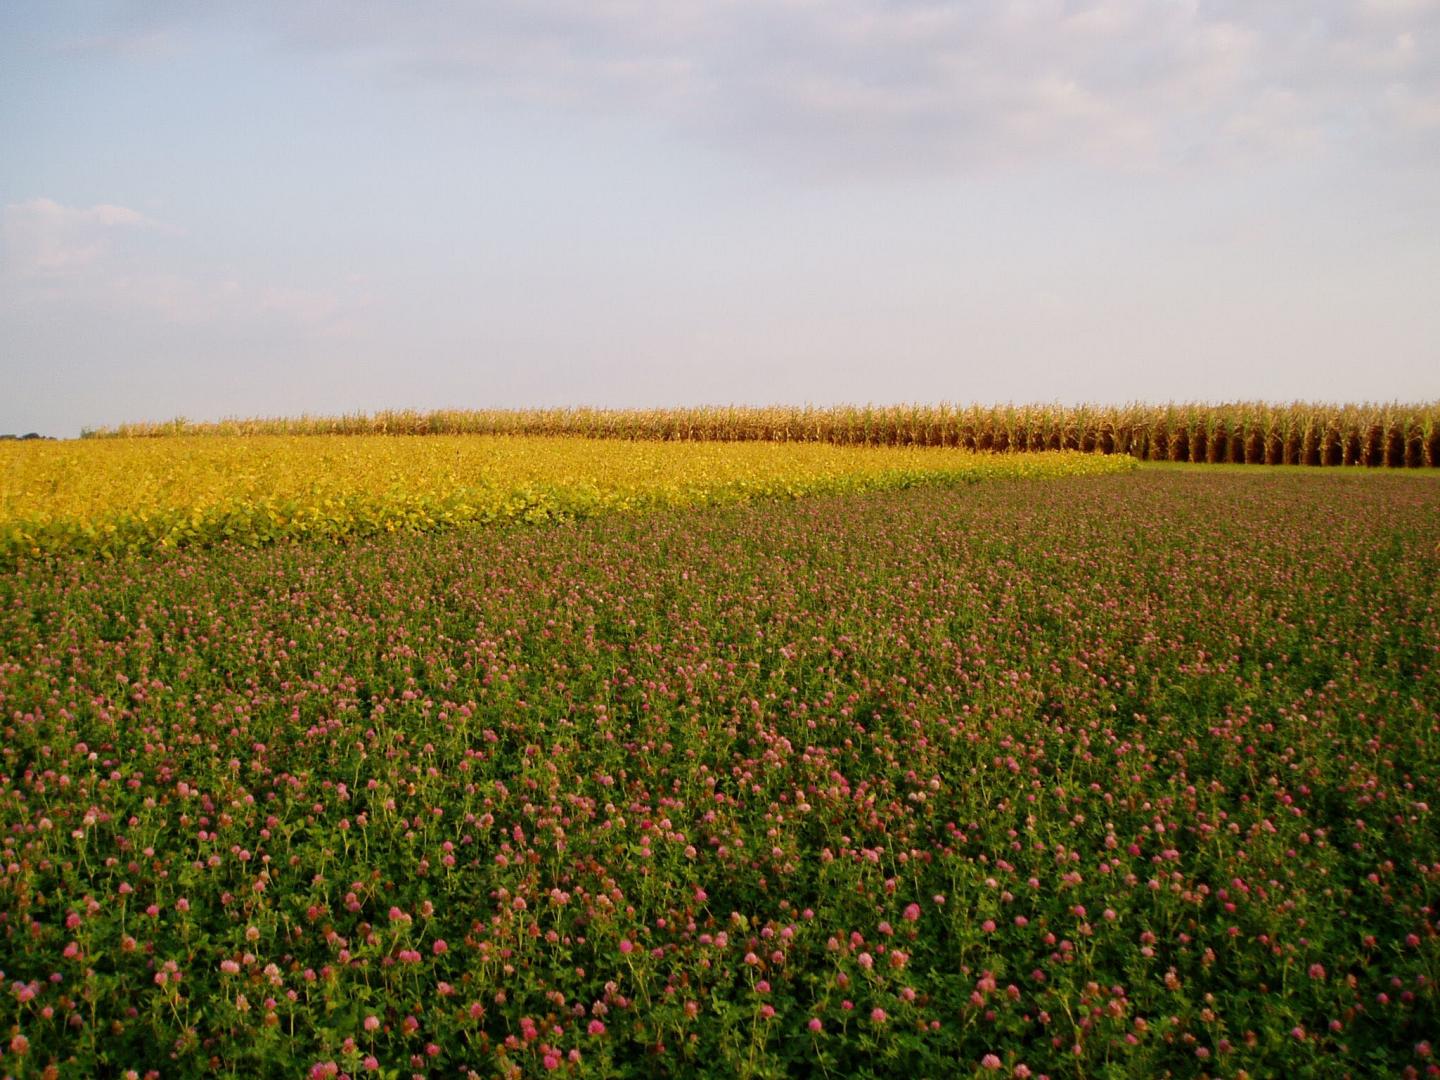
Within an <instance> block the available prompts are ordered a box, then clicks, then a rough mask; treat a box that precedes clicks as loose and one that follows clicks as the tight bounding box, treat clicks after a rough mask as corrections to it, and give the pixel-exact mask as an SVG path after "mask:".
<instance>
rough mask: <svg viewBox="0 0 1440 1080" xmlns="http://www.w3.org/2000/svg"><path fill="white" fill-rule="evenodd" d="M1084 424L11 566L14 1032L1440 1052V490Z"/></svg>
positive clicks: (724, 1053)
mask: <svg viewBox="0 0 1440 1080" xmlns="http://www.w3.org/2000/svg"><path fill="white" fill-rule="evenodd" d="M168 441H169V440H154V441H150V442H146V441H144V440H134V441H114V442H110V441H107V440H97V441H96V445H97V446H99V447H102V448H104V447H106V446H109V447H120V448H123V449H126V450H127V452H133V453H144V452H148V451H145V450H144V449H143V447H145V446H159V445H161V444H162V443H165V442H168ZM211 441H212V443H213V444H214V445H216V446H219V447H222V448H225V449H222V450H221V451H218V452H220V453H222V454H223V453H239V452H240V451H239V450H238V449H236V448H237V447H239V446H241V445H243V444H242V443H241V442H239V441H237V442H235V443H231V442H229V441H228V440H211ZM393 443H394V440H392V441H391V445H393ZM336 445H337V446H339V445H340V444H338V443H337V444H336ZM427 445H434V446H436V447H442V449H437V451H436V453H437V454H441V455H443V454H444V450H443V443H442V442H441V441H440V440H439V439H438V437H437V439H436V440H434V441H427ZM132 446H133V447H136V448H138V449H136V450H134V451H130V450H129V449H128V448H130V447H132ZM17 449H26V450H29V449H32V448H30V447H26V448H17ZM54 449H55V450H57V451H62V452H63V453H73V452H77V451H76V448H75V445H74V444H62V445H61V446H58V447H55V448H54ZM734 449H735V448H730V449H729V450H727V453H733V451H734ZM757 449H758V450H760V451H764V447H763V446H761V447H758V448H757ZM821 449H827V450H831V451H834V450H835V449H836V448H821ZM4 452H5V453H7V454H9V453H13V452H14V451H13V450H11V449H9V448H7V449H6V450H5V451H4ZM336 452H337V453H339V452H340V451H338V450H337V451H336ZM587 452H589V451H588V450H587ZM5 460H6V461H7V463H12V462H14V461H15V460H18V459H16V458H7V459H5ZM437 460H438V459H437ZM732 460H738V459H732ZM747 460H748V459H747ZM765 460H770V459H765ZM983 460H985V461H1010V462H1021V461H1034V462H1042V461H1044V460H1047V459H1043V458H1039V457H1035V458H1029V457H1023V458H1022V457H1014V458H1003V459H1002V458H986V459H983ZM1070 460H1072V459H1068V458H1067V459H1057V461H1058V462H1060V463H1062V464H1063V463H1064V462H1068V461H1070ZM1082 460H1085V461H1090V462H1098V463H1101V464H1106V463H1113V464H1115V465H1121V466H1124V469H1125V471H1123V472H1116V473H1111V474H1107V475H1075V476H1071V477H1069V478H1066V479H1061V480H1028V479H1022V478H1013V477H1011V478H1006V477H1005V476H1004V475H999V476H993V477H991V478H990V479H989V480H988V481H987V482H986V483H980V484H974V485H964V486H957V485H954V484H948V485H947V484H941V485H928V484H917V486H913V487H910V488H909V489H907V490H878V491H863V490H862V491H846V492H845V493H843V494H828V495H827V494H820V495H817V496H816V497H813V498H806V499H795V500H777V501H765V502H749V503H744V504H731V505H718V506H716V505H709V506H704V507H683V506H682V507H673V506H672V507H666V506H663V505H662V506H660V507H658V508H655V509H652V511H651V512H649V513H646V514H643V515H639V514H601V515H598V516H596V517H594V518H592V519H588V520H562V521H559V522H555V523H552V524H549V525H546V526H544V527H540V528H536V527H533V526H530V525H527V524H525V523H523V521H519V522H510V523H507V522H504V521H499V522H497V523H495V524H493V525H491V526H489V527H487V528H483V529H468V530H441V531H432V532H408V531H403V530H402V531H400V532H397V533H395V534H394V535H390V534H388V533H384V532H382V533H380V534H378V535H373V536H364V535H355V536H352V537H351V538H350V541H349V542H348V543H345V544H336V543H310V544H297V543H279V544H271V545H266V546H259V547H246V546H242V545H240V544H237V543H221V544H219V545H218V546H202V545H195V546H192V547H182V548H181V549H180V550H163V549H162V548H161V547H159V546H158V545H152V546H153V547H155V550H153V551H152V552H151V553H150V554H148V555H146V556H143V557H139V556H135V555H130V554H125V553H124V552H123V551H121V552H120V553H119V554H118V557H115V558H112V559H98V558H94V557H92V555H90V554H87V553H86V552H87V550H88V551H94V550H95V549H94V548H90V549H85V548H83V546H82V547H80V548H76V549H75V550H72V549H70V548H68V547H66V545H64V544H55V545H54V546H53V547H51V548H47V550H48V551H49V554H47V555H46V556H45V557H44V558H21V559H19V560H18V561H17V562H16V563H15V564H14V565H12V566H10V567H8V568H7V569H5V570H4V571H3V572H0V836H3V839H0V970H3V975H0V982H3V984H4V985H5V987H6V992H5V993H4V994H3V995H0V1035H3V1039H0V1055H3V1056H0V1071H3V1072H5V1073H8V1074H11V1075H16V1076H20V1075H41V1074H42V1073H43V1072H44V1071H45V1070H46V1069H51V1070H52V1072H51V1075H59V1076H76V1077H78V1076H90V1075H97V1074H101V1075H119V1074H121V1073H122V1072H123V1071H124V1070H126V1069H134V1070H135V1071H136V1072H137V1073H138V1074H139V1075H145V1074H146V1073H147V1072H148V1071H150V1070H154V1075H158V1076H165V1077H171V1076H201V1075H206V1076H208V1075H217V1074H218V1075H233V1076H245V1077H249V1076H276V1077H290V1076H295V1075H297V1074H301V1075H314V1076H338V1075H341V1074H345V1075H349V1076H355V1077H359V1076H369V1075H376V1076H387V1077H388V1076H410V1075H420V1076H437V1077H438V1076H451V1075H454V1076H463V1075H468V1074H470V1073H473V1074H474V1075H478V1076H485V1077H489V1076H539V1075H570V1076H586V1077H591V1076H593V1077H609V1076H618V1077H648V1076H655V1075H675V1076H757V1077H758V1076H786V1075H816V1076H831V1077H837V1078H838V1077H850V1076H899V1075H904V1076H909V1077H951V1076H972V1075H974V1076H996V1077H1017V1078H1025V1077H1032V1078H1038V1077H1040V1076H1050V1077H1055V1078H1058V1077H1158V1076H1166V1075H1171V1076H1198V1075H1209V1076H1217V1077H1219V1076H1224V1077H1241V1076H1250V1077H1255V1078H1260V1077H1272V1076H1287V1077H1288V1076H1295V1077H1301V1076H1304V1077H1341V1076H1347V1075H1348V1076H1357V1077H1360V1076H1395V1077H1399V1076H1422V1075H1434V1074H1435V1073H1436V1071H1437V1070H1436V1065H1435V1061H1436V1054H1437V1051H1436V1047H1437V1046H1440V992H1437V981H1440V910H1437V906H1440V818H1437V816H1436V815H1437V804H1440V552H1437V544H1440V482H1436V480H1435V479H1434V478H1433V477H1432V476H1431V475H1428V474H1427V475H1424V476H1415V475H1413V474H1393V473H1382V474H1376V473H1371V474H1365V475H1355V474H1354V473H1352V472H1349V471H1347V470H1338V469H1337V470H1317V471H1311V472H1305V471H1301V470H1293V471H1292V470H1283V471H1268V470H1258V469H1257V470H1240V469H1236V470H1226V471H1223V472H1221V471H1216V470H1207V469H1199V468H1197V469H1154V468H1136V467H1134V466H1133V464H1131V463H1129V462H1127V461H1124V460H1122V459H1119V458H1099V457H1092V458H1087V459H1082ZM127 467H128V466H127ZM1038 467H1039V466H1038V465H1037V468H1038ZM905 468H906V469H910V468H911V466H909V465H907V466H905ZM1057 468H1058V465H1057ZM335 474H336V475H337V476H340V477H344V476H346V475H348V474H347V473H346V471H345V468H343V467H337V469H336V470H335ZM12 475H13V474H12ZM91 475H93V474H91V473H90V472H88V471H86V469H84V468H82V467H80V466H77V467H76V471H74V472H73V473H67V474H66V476H67V477H72V478H74V480H75V484H74V485H73V486H72V485H70V484H69V481H67V482H66V483H65V484H57V486H56V489H55V497H56V498H57V499H60V498H61V496H62V494H63V495H64V497H65V498H70V497H71V495H70V494H69V493H71V492H72V491H75V490H80V492H81V494H79V495H75V496H74V497H75V498H76V499H78V500H79V503H78V504H77V505H81V506H84V507H86V508H87V509H86V511H85V512H86V513H90V512H91V510H92V509H93V507H94V506H96V505H101V506H104V507H108V508H110V509H111V510H113V509H114V508H117V507H120V506H122V505H123V501H124V500H123V497H119V498H115V499H112V501H110V502H108V503H107V502H105V501H104V498H103V497H101V496H95V495H92V494H86V493H85V492H84V490H83V489H84V483H85V482H86V478H88V477H89V476H91ZM119 475H121V474H120V473H117V474H115V476H117V477H118V476H119ZM563 475H564V470H563V468H560V469H559V470H558V471H557V472H556V473H554V474H546V479H545V481H544V482H547V483H548V482H550V479H552V478H553V477H554V476H562V477H563ZM625 475H626V476H630V475H631V474H625ZM762 475H765V476H770V477H772V478H773V477H774V475H775V474H770V473H762ZM808 475H812V476H813V475H817V474H814V473H812V474H808ZM905 475H907V476H913V478H914V479H916V480H919V479H924V477H919V476H914V474H913V473H909V472H907V473H906V474H905ZM793 477H794V474H793V473H785V474H784V480H783V482H784V483H789V482H790V481H791V480H792V479H793ZM267 482H268V481H267ZM629 482H630V481H628V480H627V481H626V483H629ZM725 482H728V480H727V481H725ZM25 483H27V484H28V483H29V481H25ZM533 483H535V484H537V485H538V484H539V483H541V480H539V479H536V480H534V481H533ZM635 483H636V485H637V487H638V488H640V489H643V490H654V489H645V488H644V486H643V484H642V483H641V482H640V481H635ZM807 483H808V481H807ZM175 484H176V487H175V488H174V490H181V489H183V490H185V491H190V492H192V493H194V492H202V493H203V492H206V491H208V489H206V488H205V485H204V484H203V482H202V483H200V484H198V485H196V484H195V483H194V480H193V478H191V479H183V480H182V479H180V478H177V479H176V481H175ZM397 484H398V485H399V487H398V488H397V490H404V487H403V481H397ZM620 486H621V488H622V489H623V490H635V488H624V485H623V484H622V485H620ZM852 486H856V487H863V486H864V485H852ZM815 489H817V490H821V491H822V492H823V490H824V488H823V485H816V486H815ZM11 490H22V491H24V492H29V493H30V494H27V495H25V496H24V497H23V498H24V499H25V500H32V501H33V498H34V490H35V489H34V488H33V487H25V486H23V485H21V486H19V487H17V488H15V489H11ZM257 490H258V489H257ZM291 490H292V492H294V493H296V494H295V495H294V497H295V498H299V497H301V494H303V493H305V492H306V490H307V489H306V487H305V484H304V482H302V481H300V480H298V479H297V481H296V483H295V486H294V487H293V488H292V489H291ZM705 490H706V491H711V490H716V489H710V488H706V489H705ZM719 490H725V489H723V485H722V488H721V489H719ZM806 490H811V489H809V488H807V489H806ZM341 494H342V495H343V491H342V492H341ZM164 497H165V496H164V491H163V490H161V489H156V490H155V493H154V498H155V500H156V502H157V504H160V505H163V503H164ZM205 497H207V498H208V497H209V496H208V495H206V496H205ZM324 497H330V496H329V494H328V493H327V494H326V495H325V496H324ZM7 498H11V499H12V501H10V502H7V503H6V511H5V513H6V515H7V518H6V520H7V523H8V522H13V521H15V520H17V518H18V517H19V516H20V515H19V513H18V512H17V510H16V507H17V506H19V505H21V502H22V501H23V500H22V499H21V497H20V496H7ZM94 498H98V499H99V502H90V503H87V502H85V500H86V499H94ZM665 501H666V500H665V499H663V498H656V499H654V500H652V501H651V503H650V504H651V505H653V503H664V502H665ZM700 501H706V502H722V503H723V502H725V500H723V499H710V498H708V497H707V498H706V499H704V500H700ZM26 505H29V504H28V503H27V504H26ZM207 505H209V504H207ZM48 512H49V511H47V513H48ZM106 512H109V510H107V511H106ZM80 516H81V515H78V514H77V515H75V516H73V517H71V518H69V519H66V520H79V518H80ZM494 516H496V517H499V518H503V517H505V515H504V514H497V515H494ZM521 516H522V518H523V515H521ZM64 518H65V515H64V513H62V512H61V511H60V510H56V511H54V517H53V518H49V519H47V520H61V519H64ZM6 527H7V528H8V527H10V526H9V524H7V526H6ZM27 528H28V526H27ZM7 535H13V533H12V534H7Z"/></svg>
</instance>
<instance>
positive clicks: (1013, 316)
mask: <svg viewBox="0 0 1440 1080" xmlns="http://www.w3.org/2000/svg"><path fill="white" fill-rule="evenodd" d="M0 385H3V386H4V388H5V390H4V392H3V393H0V432H4V431H28V430H40V431H42V432H48V433H52V434H60V435H69V434H75V433H77V432H78V431H79V430H80V428H81V427H82V426H94V425H102V424H110V423H116V422H119V421H123V420H133V419H162V418H167V417H170V416H174V415H185V416H189V417H191V418H196V419H201V418H214V417H220V416H227V415H280V414H295V413H300V412H326V413H329V412H341V411H353V410H370V409H378V408H388V407H397V408H398V407H420V408H429V407H482V406H525V405H554V404H597V405H637V406H652V405H668V404H697V403H752V404H765V403H771V402H795V403H803V402H812V403H817V404H825V403H832V402H841V401H848V402H876V403H880V402H899V401H942V400H943V401H951V402H968V401H981V402H994V401H1097V402H1115V401H1128V400H1172V399H1174V400H1227V399H1236V398H1270V399H1283V400H1288V399H1293V398H1308V399H1328V400H1341V399H1345V400H1356V399H1367V400H1368V399H1381V400H1391V399H1406V400H1415V399H1433V398H1436V397H1440V0H1305V2H1298V0H1296V2H1291V0H1277V2H1263V0H1248V2H1238V0H1235V2H1230V0H1219V2H1201V0H1148V2H1142V0H1103V2H1098V3H1078V2H1065V0H1014V2H1010V3H1001V2H998V0H967V2H952V3H934V2H922V0H888V2H880V0H835V2H825V3H822V2H817V0H778V2H758V0H668V2H664V3H659V2H648V0H492V2H488V3H487V2H476V3H470V4H464V3H458V2H445V3H441V2H432V0H417V2H415V3H410V4H405V5H400V4H384V3H378V2H354V0H350V2H340V0H292V2H288V3H270V2H267V0H249V2H245V3H239V2H236V3H229V2H225V0H215V2H211V3H204V4H202V3H182V2H179V0H150V2H144V3H141V2H113V3H106V2H87V3H72V2H68V0H43V2H37V0H6V2H4V3H0Z"/></svg>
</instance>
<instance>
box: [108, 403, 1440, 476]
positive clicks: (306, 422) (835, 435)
mask: <svg viewBox="0 0 1440 1080" xmlns="http://www.w3.org/2000/svg"><path fill="white" fill-rule="evenodd" d="M461 434H476V435H569V436H581V437H586V438H596V439H657V440H664V441H692V440H713V441H721V442H737V441H774V442H819V443H837V444H840V445H862V446H948V447H956V448H960V449H966V450H976V451H982V452H993V453H1017V452H1026V451H1035V450H1079V451H1083V452H1093V453H1101V454H1129V455H1131V456H1133V457H1136V458H1139V459H1141V460H1143V461H1178V462H1209V463H1236V464H1239V463H1244V464H1255V465H1260V464H1263V465H1359V466H1370V467H1376V466H1388V467H1391V468H1434V467H1435V466H1436V465H1437V464H1440V402H1428V403H1423V404H1417V405H1400V404H1391V405H1380V404H1358V405H1327V404H1319V403H1294V404H1289V405H1275V404H1265V403H1258V402H1249V403H1247V402H1237V403H1232V404H1222V405H1203V404H1187V405H1160V406H1155V405H1138V404H1132V405H1123V406H1088V405H1082V406H1076V407H1062V406H1050V405H1021V406H1014V405H1004V406H978V405H971V406H954V405H943V404H942V405H893V406H837V407H831V408H817V407H810V406H775V407H765V408H756V407H748V406H728V407H725V406H722V407H698V408H678V409H595V408H556V409H518V410H511V409H479V410H438V411H433V412H418V411H410V410H404V411H386V412H377V413H373V414H351V415H346V416H335V417H312V416H302V417H297V418H289V419H286V418H274V419H250V420H241V419H231V420H221V421H216V422H209V423H192V422H189V421H186V420H183V419H177V420H172V421H168V422H164V423H133V424H122V425H120V426H118V427H114V428H102V429H96V430H89V431H86V432H85V433H84V437H86V438H150V437H161V436H170V435H217V436H224V435H461Z"/></svg>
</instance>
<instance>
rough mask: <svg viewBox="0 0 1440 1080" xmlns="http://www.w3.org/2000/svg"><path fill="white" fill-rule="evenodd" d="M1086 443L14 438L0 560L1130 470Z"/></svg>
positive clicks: (2, 507) (0, 504) (2, 463)
mask: <svg viewBox="0 0 1440 1080" xmlns="http://www.w3.org/2000/svg"><path fill="white" fill-rule="evenodd" d="M1134 467H1135V462H1134V461H1132V460H1129V459H1126V458H1120V457H1101V456H1096V455H1084V454H1078V453H1035V454H1026V455H1017V456H1007V457H1001V456H996V455H991V454H976V453H972V452H969V451H965V450H959V449H947V448H939V447H929V448H926V447H914V446H896V447H855V446H837V445H831V444H825V443H773V442H747V443H717V442H659V441H597V440H591V439H576V438H563V437H541V436H482V435H438V436H431V437H429V438H394V437H385V436H375V435H354V436H336V437H332V438H326V439H315V438H306V437H304V436H265V435H262V436H234V437H229V438H220V439H217V438H213V437H208V438H207V437H193V436H179V437H175V438H167V439H104V440H101V439H89V440H79V441H68V442H52V443H42V442H29V443H26V442H12V443H0V559H3V560H5V561H7V562H13V561H14V560H15V559H17V558H23V557H27V556H39V555H44V554H47V553H54V552H64V551H74V552H81V553H89V554H97V555H102V556H112V555H118V554H121V553H124V552H144V551H151V550H161V549H167V548H174V547H177V546H180V545H185V544H193V543H211V542H217V541H224V540H232V541H236V542H239V543H242V544H260V543H265V542H268V541H273V540H278V539H282V538H292V537H293V538H303V537H326V538H346V537H353V536H363V535H369V534H374V533H383V532H396V531H407V532H416V531H422V530H427V529H436V528H446V527H453V526H459V525H470V524H478V523H484V522H494V521H527V522H543V521H556V520H565V519H569V518H576V517H583V516H587V515H590V514H594V513H599V512H605V511H629V510H643V509H647V508H653V507H663V506H677V507H678V506H700V505H715V504H725V503H736V502H743V501H746V500H749V499H755V498H772V497H796V496H802V495H810V494H819V493H834V492H849V491H867V490H877V489H881V488H893V487H905V486H908V485H912V484H916V483H923V482H947V483H966V482H975V481H981V480H987V479H992V478H994V479H1000V478H1022V477H1036V478H1044V477H1062V476H1077V475H1097V474H1102V473H1114V472H1124V471H1128V470H1130V469H1132V468H1134Z"/></svg>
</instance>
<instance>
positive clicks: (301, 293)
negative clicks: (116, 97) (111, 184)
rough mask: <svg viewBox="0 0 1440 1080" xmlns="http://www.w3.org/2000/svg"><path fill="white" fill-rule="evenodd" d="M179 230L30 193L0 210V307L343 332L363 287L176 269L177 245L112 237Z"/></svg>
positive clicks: (122, 210)
mask: <svg viewBox="0 0 1440 1080" xmlns="http://www.w3.org/2000/svg"><path fill="white" fill-rule="evenodd" d="M140 229H146V230H155V231H157V232H160V233H163V234H168V235H170V236H176V235H180V234H179V232H178V230H175V229H173V228H170V227H168V226H166V225H163V224H161V223H160V222H157V221H154V220H152V219H151V218H148V217H146V216H145V215H144V214H142V213H140V212H139V211H138V210H133V209H131V208H130V207H126V206H116V205H113V204H109V203H101V204H98V205H95V206H88V207H78V206H66V205H64V204H62V203H59V202H56V201H55V200H54V199H48V198H37V199H30V200H27V201H25V202H19V203H11V204H9V205H8V206H5V207H4V209H3V210H0V309H3V308H8V309H9V310H11V311H14V310H17V309H20V308H27V307H28V308H35V307H39V306H43V305H48V304H54V303H59V304H62V305H65V306H66V307H67V309H68V310H71V311H74V312H83V313H88V314H90V315H96V314H103V315H104V316H105V317H107V318H111V319H115V318H118V319H128V320H134V319H140V320H144V321H148V322H151V323H154V324H164V325H190V326H207V325H208V326H212V327H215V328H221V327H227V326H228V327H237V326H247V325H262V326H264V325H270V326H283V327H285V328H287V329H289V330H292V331H297V332H300V333H304V334H315V335H320V336H335V335H343V334H344V333H346V332H347V328H348V327H350V326H351V325H352V323H351V321H350V320H351V319H352V318H353V317H354V315H355V314H356V312H357V310H358V308H359V307H361V306H363V303H364V297H363V295H362V292H361V290H360V289H359V287H358V285H357V284H356V283H346V284H345V285H344V286H343V287H335V288H327V287H313V288H312V287H304V288H301V287H294V286H278V285H271V284H257V283H251V282H245V281H241V280H237V279H236V278H234V277H232V276H228V275H225V274H219V275H217V274H215V273H212V272H207V271H205V270H203V269H199V270H195V269H192V270H189V271H188V272H181V271H179V270H177V269H175V268H174V266H173V264H174V263H175V262H176V261H177V259H180V260H182V261H183V257H184V253H183V252H174V251H170V252H163V251H162V252H157V251H149V250H147V251H135V250H124V249H122V248H121V247H120V245H119V244H118V243H117V240H118V238H119V237H121V236H123V235H124V234H126V233H133V232H134V231H135V230H140Z"/></svg>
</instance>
